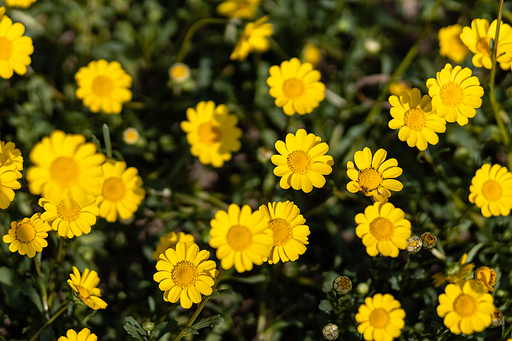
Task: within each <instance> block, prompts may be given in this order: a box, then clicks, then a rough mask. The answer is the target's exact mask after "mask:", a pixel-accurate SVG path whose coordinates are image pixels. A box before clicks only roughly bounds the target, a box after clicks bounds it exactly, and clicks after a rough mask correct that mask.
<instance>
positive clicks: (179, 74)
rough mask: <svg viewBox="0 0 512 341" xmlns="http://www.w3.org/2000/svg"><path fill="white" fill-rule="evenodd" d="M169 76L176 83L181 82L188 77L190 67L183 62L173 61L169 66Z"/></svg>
mask: <svg viewBox="0 0 512 341" xmlns="http://www.w3.org/2000/svg"><path fill="white" fill-rule="evenodd" d="M169 78H171V80H172V81H173V82H174V83H176V84H181V83H183V82H185V81H187V80H189V79H190V68H189V67H188V65H186V64H183V63H175V64H173V65H172V66H171V67H170V68H169Z"/></svg>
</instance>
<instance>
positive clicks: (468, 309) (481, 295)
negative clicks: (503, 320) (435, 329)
mask: <svg viewBox="0 0 512 341" xmlns="http://www.w3.org/2000/svg"><path fill="white" fill-rule="evenodd" d="M493 311H494V299H493V297H492V295H491V294H489V293H488V292H487V289H486V288H485V287H484V286H482V285H478V284H477V283H476V281H475V280H474V279H468V280H464V279H461V280H460V281H457V282H456V283H455V284H448V285H447V286H446V289H445V293H443V294H441V295H439V305H438V306H437V314H438V315H439V316H440V317H444V325H445V326H446V327H448V328H449V329H450V331H451V332H452V333H453V334H456V335H459V334H460V333H463V334H465V335H470V334H473V333H474V332H481V331H483V330H484V329H485V328H487V327H489V326H490V325H491V320H492V318H491V314H492V312H493Z"/></svg>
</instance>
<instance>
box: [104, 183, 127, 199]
mask: <svg viewBox="0 0 512 341" xmlns="http://www.w3.org/2000/svg"><path fill="white" fill-rule="evenodd" d="M125 192H126V188H125V186H124V182H123V180H122V179H120V178H109V179H107V180H105V183H104V184H103V190H102V193H103V197H104V198H105V199H106V200H108V201H119V200H121V199H122V198H124V194H125Z"/></svg>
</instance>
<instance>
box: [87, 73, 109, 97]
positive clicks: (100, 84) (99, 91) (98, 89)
mask: <svg viewBox="0 0 512 341" xmlns="http://www.w3.org/2000/svg"><path fill="white" fill-rule="evenodd" d="M112 89H114V82H112V80H111V79H110V78H109V77H107V76H96V78H94V81H93V82H92V91H93V92H94V93H95V94H96V95H98V96H108V95H110V93H111V92H112Z"/></svg>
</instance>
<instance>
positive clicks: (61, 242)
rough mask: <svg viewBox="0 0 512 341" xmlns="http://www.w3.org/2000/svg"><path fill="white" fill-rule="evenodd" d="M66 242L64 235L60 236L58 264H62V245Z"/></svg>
mask: <svg viewBox="0 0 512 341" xmlns="http://www.w3.org/2000/svg"><path fill="white" fill-rule="evenodd" d="M63 244H64V237H60V238H59V251H57V259H56V262H57V264H60V261H61V259H62V246H63Z"/></svg>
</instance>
